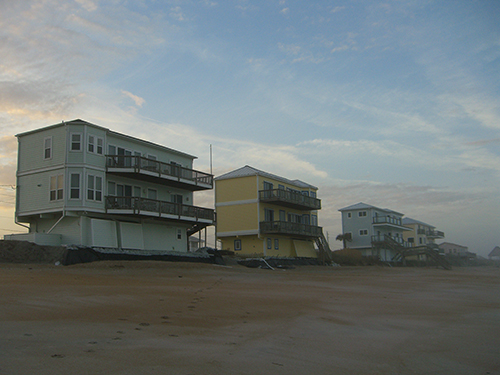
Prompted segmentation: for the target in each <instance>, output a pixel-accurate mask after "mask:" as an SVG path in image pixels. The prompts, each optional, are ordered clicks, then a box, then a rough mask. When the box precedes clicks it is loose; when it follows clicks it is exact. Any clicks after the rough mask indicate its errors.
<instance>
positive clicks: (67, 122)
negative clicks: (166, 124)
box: [16, 119, 197, 159]
mask: <svg viewBox="0 0 500 375" xmlns="http://www.w3.org/2000/svg"><path fill="white" fill-rule="evenodd" d="M66 125H87V126H92V127H94V128H97V129H101V130H104V131H105V132H107V133H108V134H112V135H114V136H117V137H122V138H127V139H130V140H133V141H134V142H140V143H144V144H145V145H147V146H152V147H155V148H159V149H162V150H167V151H169V152H172V153H175V154H178V155H181V156H184V157H187V158H190V159H197V157H196V156H193V155H190V154H186V153H185V152H182V151H178V150H174V149H173V148H170V147H166V146H162V145H159V144H157V143H153V142H150V141H146V140H144V139H140V138H136V137H133V136H131V135H127V134H124V133H119V132H116V131H113V130H110V129H108V128H105V127H102V126H99V125H96V124H92V123H91V122H88V121H84V120H80V119H75V120H71V121H62V122H60V123H58V124H54V125H49V126H45V127H43V128H38V129H34V130H29V131H27V132H24V133H19V134H16V137H22V136H25V135H29V134H33V133H37V132H40V131H44V130H48V129H52V128H57V127H60V126H66Z"/></svg>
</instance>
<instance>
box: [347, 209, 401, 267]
mask: <svg viewBox="0 0 500 375" xmlns="http://www.w3.org/2000/svg"><path fill="white" fill-rule="evenodd" d="M339 211H340V212H341V214H342V234H343V235H344V236H345V235H348V234H350V237H351V240H350V241H347V242H346V246H347V247H349V248H351V249H358V250H359V251H361V254H362V255H363V256H377V257H379V258H380V259H381V260H383V261H391V260H392V259H393V258H394V256H395V255H396V254H397V247H398V246H400V247H409V246H410V245H409V244H408V242H406V241H404V239H403V233H404V232H405V231H410V230H411V229H409V228H407V227H405V226H404V225H403V223H402V217H403V214H402V213H400V212H397V211H393V210H389V209H386V208H379V207H375V206H372V205H369V204H366V203H363V202H360V203H357V204H354V205H352V206H348V207H344V208H341V209H340V210H339Z"/></svg>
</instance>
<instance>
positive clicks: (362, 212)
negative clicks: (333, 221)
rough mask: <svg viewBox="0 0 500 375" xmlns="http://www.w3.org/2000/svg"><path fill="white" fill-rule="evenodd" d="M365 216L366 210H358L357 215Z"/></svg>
mask: <svg viewBox="0 0 500 375" xmlns="http://www.w3.org/2000/svg"><path fill="white" fill-rule="evenodd" d="M365 216H366V211H359V212H358V217H365Z"/></svg>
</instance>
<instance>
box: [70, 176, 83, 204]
mask: <svg viewBox="0 0 500 375" xmlns="http://www.w3.org/2000/svg"><path fill="white" fill-rule="evenodd" d="M70 185H71V186H70V191H69V198H70V199H80V174H79V173H72V174H71V178H70Z"/></svg>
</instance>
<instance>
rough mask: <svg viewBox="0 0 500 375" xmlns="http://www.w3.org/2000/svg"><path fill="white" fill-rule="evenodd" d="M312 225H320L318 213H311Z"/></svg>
mask: <svg viewBox="0 0 500 375" xmlns="http://www.w3.org/2000/svg"><path fill="white" fill-rule="evenodd" d="M311 225H314V226H315V227H317V226H318V215H311Z"/></svg>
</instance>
